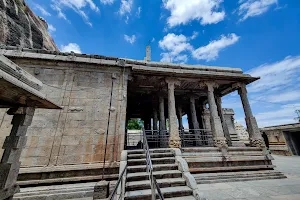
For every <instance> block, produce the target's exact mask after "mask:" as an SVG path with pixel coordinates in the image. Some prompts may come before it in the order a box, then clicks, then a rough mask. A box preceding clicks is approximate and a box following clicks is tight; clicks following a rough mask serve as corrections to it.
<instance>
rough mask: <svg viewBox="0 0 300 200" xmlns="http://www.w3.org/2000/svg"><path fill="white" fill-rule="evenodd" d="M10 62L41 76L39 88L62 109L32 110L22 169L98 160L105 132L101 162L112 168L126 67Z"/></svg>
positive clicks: (6, 123) (5, 127) (120, 134)
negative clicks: (42, 84) (31, 120)
mask: <svg viewBox="0 0 300 200" xmlns="http://www.w3.org/2000/svg"><path fill="white" fill-rule="evenodd" d="M12 60H13V61H14V62H15V63H16V64H17V65H19V66H20V67H22V68H23V69H24V70H26V71H27V72H29V73H31V74H32V75H34V76H35V77H36V78H37V79H39V80H41V81H42V82H43V83H44V87H43V89H42V90H41V92H42V93H44V94H47V98H48V99H50V100H52V101H53V102H54V103H56V104H58V105H60V106H62V107H63V109H62V110H61V111H59V110H46V109H37V110H36V112H35V116H34V118H33V122H32V125H31V126H30V127H29V128H28V131H27V136H28V140H27V144H26V147H25V149H24V150H23V152H22V156H21V162H22V167H45V166H62V165H81V164H92V163H103V161H104V152H105V144H106V136H107V146H106V163H107V164H110V165H111V164H112V165H114V166H116V165H117V163H118V161H119V160H120V155H121V151H122V150H123V149H124V139H125V133H124V130H125V121H126V105H127V80H128V79H127V77H128V71H127V70H126V69H125V68H123V67H109V66H107V67H105V66H100V65H96V64H82V63H72V62H60V61H58V62H57V61H56V62H54V61H47V60H34V59H30V60H27V59H23V58H15V59H12ZM110 105H111V106H110ZM5 112H6V110H4V109H1V112H0V145H1V146H2V143H3V142H4V139H5V137H6V136H7V135H9V133H10V129H11V124H10V123H11V116H8V115H7V114H5ZM108 121H109V123H108ZM2 153H3V150H1V151H0V156H1V157H2ZM99 167H101V165H99Z"/></svg>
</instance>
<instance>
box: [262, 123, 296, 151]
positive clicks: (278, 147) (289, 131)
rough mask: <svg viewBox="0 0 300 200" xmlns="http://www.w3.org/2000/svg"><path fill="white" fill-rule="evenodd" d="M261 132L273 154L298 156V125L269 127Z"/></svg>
mask: <svg viewBox="0 0 300 200" xmlns="http://www.w3.org/2000/svg"><path fill="white" fill-rule="evenodd" d="M261 132H262V135H263V137H264V139H265V143H266V145H267V147H269V149H270V151H271V152H272V153H273V154H279V155H300V123H295V124H284V125H279V126H269V127H265V128H262V129H261Z"/></svg>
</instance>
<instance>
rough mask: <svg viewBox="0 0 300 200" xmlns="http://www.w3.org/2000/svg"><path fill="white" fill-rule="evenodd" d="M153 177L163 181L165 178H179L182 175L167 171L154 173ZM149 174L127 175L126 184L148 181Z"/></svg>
mask: <svg viewBox="0 0 300 200" xmlns="http://www.w3.org/2000/svg"><path fill="white" fill-rule="evenodd" d="M153 175H154V177H155V178H156V179H165V178H181V177H182V173H181V171H179V170H168V171H154V172H153ZM148 179H149V174H148V173H147V172H137V173H128V174H127V182H131V181H142V180H148Z"/></svg>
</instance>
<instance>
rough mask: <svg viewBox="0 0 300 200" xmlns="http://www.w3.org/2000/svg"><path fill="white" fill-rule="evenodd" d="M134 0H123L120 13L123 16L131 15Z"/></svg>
mask: <svg viewBox="0 0 300 200" xmlns="http://www.w3.org/2000/svg"><path fill="white" fill-rule="evenodd" d="M132 4H133V0H121V6H120V9H119V13H120V15H121V16H123V15H125V14H130V13H131V9H132Z"/></svg>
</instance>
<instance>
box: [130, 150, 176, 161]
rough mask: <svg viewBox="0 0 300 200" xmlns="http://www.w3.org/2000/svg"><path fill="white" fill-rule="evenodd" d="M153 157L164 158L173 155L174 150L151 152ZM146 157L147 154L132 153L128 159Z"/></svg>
mask: <svg viewBox="0 0 300 200" xmlns="http://www.w3.org/2000/svg"><path fill="white" fill-rule="evenodd" d="M150 156H151V159H152V158H163V157H173V156H174V154H173V153H172V152H164V153H150ZM140 158H146V154H145V153H143V154H130V155H128V156H127V159H128V160H130V159H140Z"/></svg>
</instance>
